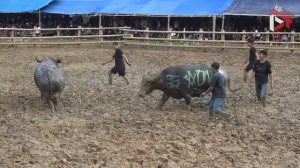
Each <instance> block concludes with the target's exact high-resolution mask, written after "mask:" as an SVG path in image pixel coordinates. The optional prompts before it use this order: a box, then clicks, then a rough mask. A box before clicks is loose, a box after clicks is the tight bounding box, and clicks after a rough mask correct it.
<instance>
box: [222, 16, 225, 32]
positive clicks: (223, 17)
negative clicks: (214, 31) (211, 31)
mask: <svg viewBox="0 0 300 168" xmlns="http://www.w3.org/2000/svg"><path fill="white" fill-rule="evenodd" d="M224 25H225V15H224V14H223V15H222V29H224Z"/></svg>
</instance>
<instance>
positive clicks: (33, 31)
mask: <svg viewBox="0 0 300 168" xmlns="http://www.w3.org/2000/svg"><path fill="white" fill-rule="evenodd" d="M33 29H34V30H32V37H36V29H37V27H36V26H34V27H33Z"/></svg>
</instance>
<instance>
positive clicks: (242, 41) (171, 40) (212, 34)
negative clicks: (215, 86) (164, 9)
mask: <svg viewBox="0 0 300 168" xmlns="http://www.w3.org/2000/svg"><path fill="white" fill-rule="evenodd" d="M253 34H256V35H257V34H259V35H260V36H261V37H264V38H263V39H261V40H259V41H256V45H257V46H258V47H263V48H266V49H272V50H291V51H294V50H300V32H293V31H292V32H246V31H242V32H225V31H224V30H221V31H203V29H200V30H199V31H185V30H183V31H157V30H133V29H130V27H100V28H82V27H80V26H79V27H78V28H59V27H57V28H47V29H37V28H34V29H23V28H0V45H28V44H29V45H32V44H35V45H40V44H42V45H43V44H46V45H51V44H101V43H111V42H113V41H119V42H123V43H125V44H128V45H137V46H165V47H170V46H172V47H193V48H195V47H196V48H224V49H225V48H236V49H243V48H247V45H246V37H247V36H248V35H253ZM136 35H138V36H136ZM278 35H283V36H286V37H287V40H286V41H284V42H282V41H278V40H276V39H274V37H275V36H278ZM228 36H235V37H239V39H238V40H236V39H228ZM271 37H272V38H271Z"/></svg>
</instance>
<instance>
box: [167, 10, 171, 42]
mask: <svg viewBox="0 0 300 168" xmlns="http://www.w3.org/2000/svg"><path fill="white" fill-rule="evenodd" d="M170 20H171V18H170V15H168V25H167V26H168V27H167V31H170ZM168 39H171V33H169V32H168Z"/></svg>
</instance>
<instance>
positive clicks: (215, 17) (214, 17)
mask: <svg viewBox="0 0 300 168" xmlns="http://www.w3.org/2000/svg"><path fill="white" fill-rule="evenodd" d="M216 22H217V16H213V36H212V39H213V40H215V39H216V33H215V32H216Z"/></svg>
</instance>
